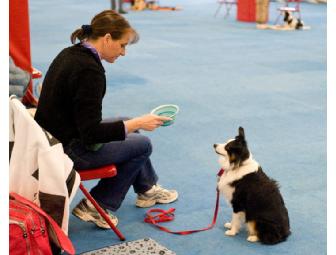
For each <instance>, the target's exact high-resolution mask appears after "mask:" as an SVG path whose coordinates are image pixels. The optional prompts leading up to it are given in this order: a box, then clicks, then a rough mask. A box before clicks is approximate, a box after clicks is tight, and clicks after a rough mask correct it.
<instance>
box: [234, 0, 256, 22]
mask: <svg viewBox="0 0 336 255" xmlns="http://www.w3.org/2000/svg"><path fill="white" fill-rule="evenodd" d="M237 20H238V21H245V22H255V21H256V0H238V2H237Z"/></svg>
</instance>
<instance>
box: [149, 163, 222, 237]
mask: <svg viewBox="0 0 336 255" xmlns="http://www.w3.org/2000/svg"><path fill="white" fill-rule="evenodd" d="M223 173H224V170H223V169H220V170H219V172H218V174H217V176H219V177H220V176H221V175H222V174H223ZM218 208H219V191H218V190H217V197H216V207H215V212H214V215H213V219H212V223H211V224H210V225H209V226H208V227H206V228H202V229H196V230H184V231H171V230H170V229H168V228H165V227H162V226H160V225H159V224H157V223H158V222H166V221H172V220H174V217H175V215H174V212H175V208H170V209H168V210H163V209H159V208H154V209H150V210H148V211H147V212H146V217H145V219H144V221H145V222H146V223H149V224H152V225H154V226H155V227H157V228H159V229H161V230H162V231H165V232H167V233H171V234H176V235H189V234H192V233H196V232H200V231H205V230H209V229H211V228H213V227H214V226H215V224H216V220H217V215H218ZM151 213H157V214H155V215H152V214H151Z"/></svg>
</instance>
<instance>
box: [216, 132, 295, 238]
mask: <svg viewBox="0 0 336 255" xmlns="http://www.w3.org/2000/svg"><path fill="white" fill-rule="evenodd" d="M238 132H239V134H238V136H236V137H235V139H231V140H229V141H227V142H226V143H225V144H214V148H215V151H216V153H217V154H218V155H219V164H220V166H221V167H222V169H223V170H224V174H223V175H222V176H221V177H219V180H218V184H217V187H218V189H219V191H220V192H221V194H223V195H224V197H225V199H226V200H227V202H228V203H229V204H230V205H231V206H232V209H233V214H232V220H231V222H229V223H225V225H224V226H225V228H227V229H228V230H227V231H226V232H225V234H226V235H228V236H234V235H236V234H237V233H238V232H239V230H240V227H241V223H242V222H245V223H246V225H247V231H248V237H247V240H248V241H250V242H257V241H260V242H261V243H264V244H276V243H279V242H282V241H285V240H286V238H287V237H288V236H289V235H290V227H289V218H288V212H287V209H286V207H285V204H284V201H283V199H282V196H281V194H280V191H279V187H278V184H277V182H276V181H274V180H273V179H271V178H269V177H268V176H267V175H266V174H265V173H264V172H263V170H262V169H261V167H260V165H259V164H258V162H257V161H255V160H254V159H253V158H252V155H251V153H250V151H249V149H248V147H247V142H246V140H245V134H244V129H243V128H242V127H239V131H238Z"/></svg>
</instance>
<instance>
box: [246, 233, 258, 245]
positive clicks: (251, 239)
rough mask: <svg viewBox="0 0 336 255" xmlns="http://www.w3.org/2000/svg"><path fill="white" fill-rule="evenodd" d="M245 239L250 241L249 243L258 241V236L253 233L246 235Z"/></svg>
mask: <svg viewBox="0 0 336 255" xmlns="http://www.w3.org/2000/svg"><path fill="white" fill-rule="evenodd" d="M247 241H249V242H251V243H255V242H258V241H259V238H258V237H257V236H255V235H253V236H248V237H247Z"/></svg>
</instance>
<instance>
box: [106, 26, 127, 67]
mask: <svg viewBox="0 0 336 255" xmlns="http://www.w3.org/2000/svg"><path fill="white" fill-rule="evenodd" d="M129 39H130V33H125V34H124V35H123V37H122V38H121V39H119V40H114V39H113V38H112V37H111V35H110V34H106V35H105V36H104V39H103V40H104V41H103V50H102V52H101V53H102V56H101V57H102V59H104V60H105V61H107V62H109V63H114V61H115V60H116V59H117V58H118V57H120V56H125V54H126V46H127V44H128V42H129Z"/></svg>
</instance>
